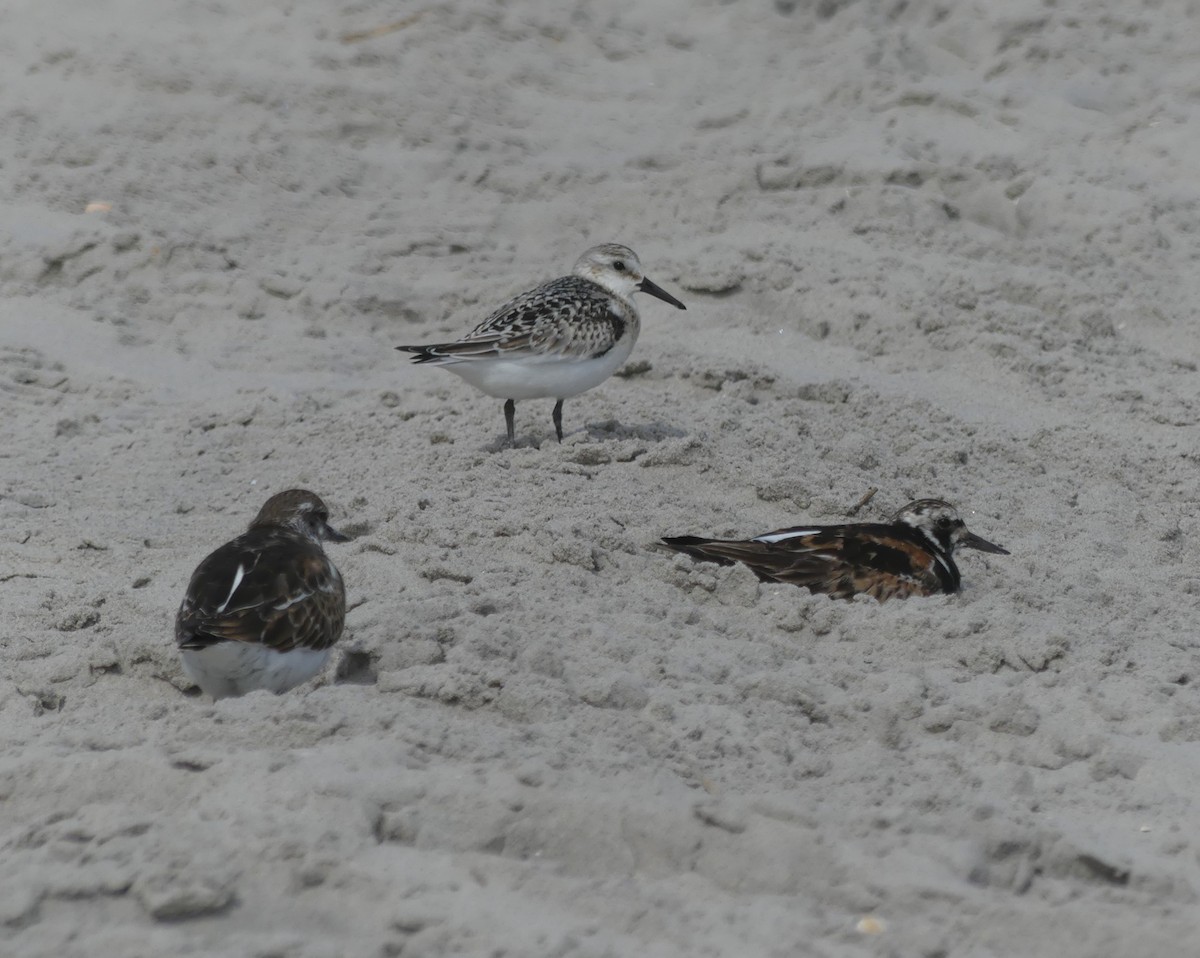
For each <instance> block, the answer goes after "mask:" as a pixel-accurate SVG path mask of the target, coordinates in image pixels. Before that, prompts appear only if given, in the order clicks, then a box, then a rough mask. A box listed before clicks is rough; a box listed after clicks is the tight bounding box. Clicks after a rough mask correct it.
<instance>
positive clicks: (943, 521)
mask: <svg viewBox="0 0 1200 958" xmlns="http://www.w3.org/2000/svg"><path fill="white" fill-rule="evenodd" d="M937 526H938V528H939V529H949V528H950V517H949V516H941V517H940V518H939V519H938V521H937Z"/></svg>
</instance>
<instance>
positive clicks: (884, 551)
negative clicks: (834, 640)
mask: <svg viewBox="0 0 1200 958" xmlns="http://www.w3.org/2000/svg"><path fill="white" fill-rule="evenodd" d="M663 542H665V543H666V544H667V545H668V546H670V548H672V549H674V550H676V551H677V552H683V553H686V554H687V555H689V556H691V557H692V558H693V559H699V560H702V561H706V562H716V563H718V564H719V565H733V564H734V563H735V562H741V563H743V564H744V565H746V566H748V567H749V568H750V570H751V571H752V572H753V573H754V574H755V575H756V576H758V578H759V580H760V581H762V582H791V583H793V584H794V585H799V586H804V587H805V588H807V589H808V591H809V592H812V593H814V594H818V593H823V594H825V595H828V596H832V597H833V598H835V599H849V598H850V597H851V596H855V595H858V594H859V593H863V594H865V595H869V596H871V597H873V598H875V599H878V600H879V601H881V602H882V601H883V600H885V599H905V598H908V597H909V596H910V595H937V594H939V593H951V592H957V591H958V590H959V586H960V585H961V583H962V577H961V576H960V575H959V572H958V566H956V565H955V564H954V558H953V556H954V549H955V548H956V547H967V548H971V549H980V550H982V551H983V552H995V553H998V554H999V555H1008V554H1009V553H1008V550H1007V549H1002V548H1000V546H998V545H994V544H993V543H991V542H988V541H987V540H986V539H981V538H980V537H979V536H977V535H975V534H974V533H973V532H969V531H968V530H967V526H966V523H964V522H963V521H962V519H961V518H959V515H958V513H957V512H956V511H955V510H954V507H953V506H951V505H950V504H949V503H946V502H943V501H942V500H941V499H918V500H917V501H916V502H910V503H909V504H908V505H906V506H905V507H904V508H903V509H901V510H900V511H899V512H897V513H896V514H895V515H894V516H893V517H892V521H891V522H886V523H880V522H853V523H846V524H844V525H837V526H794V527H793V528H791V529H780V530H779V531H777V532H768V533H766V534H765V535H761V536H757V537H756V538H754V539H749V540H746V541H723V540H719V539H700V538H697V537H696V536H676V537H672V538H667V539H663Z"/></svg>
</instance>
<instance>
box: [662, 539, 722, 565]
mask: <svg viewBox="0 0 1200 958" xmlns="http://www.w3.org/2000/svg"><path fill="white" fill-rule="evenodd" d="M663 543H664V544H666V546H667V547H668V548H671V549H674V550H675V551H676V552H682V553H683V554H684V555H689V556H691V557H692V558H693V559H696V560H698V561H700V562H715V563H717V565H733V564H734V560H733V559H730V558H729V557H728V556H724V555H721V553H719V552H716V551H713V547H720V546H721V545H723V543H721V542H718V541H717V540H716V539H701V538H700V537H699V536H666V537H664V538H663Z"/></svg>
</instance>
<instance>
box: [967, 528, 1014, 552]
mask: <svg viewBox="0 0 1200 958" xmlns="http://www.w3.org/2000/svg"><path fill="white" fill-rule="evenodd" d="M959 545H960V546H966V548H968V549H978V550H979V551H980V552H994V553H996V554H997V555H1002V556H1006V555H1012V553H1011V552H1009V551H1008V550H1007V549H1002V548H1001V547H1000V546H998V545H996V543H994V542H988V541H987V539H984V538H982V537H981V536H977V535H975V533H974V532H968V533H967V535H966V538H965V539H963V540H962V542H960V543H959Z"/></svg>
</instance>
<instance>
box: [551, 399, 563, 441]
mask: <svg viewBox="0 0 1200 958" xmlns="http://www.w3.org/2000/svg"><path fill="white" fill-rule="evenodd" d="M562 404H563V401H562V400H561V399H560V400H559V401H558V402H556V403H555V404H554V412H553V413H552V418H553V419H554V431H555V432H556V433H558V441H559V442H562Z"/></svg>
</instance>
